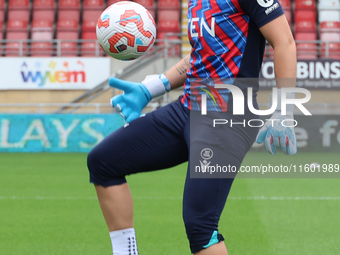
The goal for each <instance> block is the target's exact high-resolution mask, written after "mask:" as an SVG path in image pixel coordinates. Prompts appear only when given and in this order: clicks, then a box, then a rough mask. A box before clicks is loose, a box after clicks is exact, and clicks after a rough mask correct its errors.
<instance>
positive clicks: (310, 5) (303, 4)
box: [295, 0, 316, 10]
mask: <svg viewBox="0 0 340 255" xmlns="http://www.w3.org/2000/svg"><path fill="white" fill-rule="evenodd" d="M295 10H316V6H315V0H295Z"/></svg>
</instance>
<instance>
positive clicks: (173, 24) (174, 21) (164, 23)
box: [157, 10, 180, 33]
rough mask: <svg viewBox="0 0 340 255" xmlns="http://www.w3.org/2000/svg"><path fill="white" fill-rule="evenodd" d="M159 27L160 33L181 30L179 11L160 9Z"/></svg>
mask: <svg viewBox="0 0 340 255" xmlns="http://www.w3.org/2000/svg"><path fill="white" fill-rule="evenodd" d="M157 29H158V31H159V33H162V32H172V33H179V31H180V19H179V11H177V10H159V11H158V22H157Z"/></svg>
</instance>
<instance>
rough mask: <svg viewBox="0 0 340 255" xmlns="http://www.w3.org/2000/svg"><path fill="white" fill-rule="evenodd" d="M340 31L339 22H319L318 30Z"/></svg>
mask: <svg viewBox="0 0 340 255" xmlns="http://www.w3.org/2000/svg"><path fill="white" fill-rule="evenodd" d="M337 31H340V22H337V21H325V22H322V23H321V24H320V32H337Z"/></svg>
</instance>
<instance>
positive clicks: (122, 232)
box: [110, 228, 135, 238]
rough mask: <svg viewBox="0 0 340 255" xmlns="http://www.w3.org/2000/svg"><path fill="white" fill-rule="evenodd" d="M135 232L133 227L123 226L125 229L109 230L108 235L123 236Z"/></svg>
mask: <svg viewBox="0 0 340 255" xmlns="http://www.w3.org/2000/svg"><path fill="white" fill-rule="evenodd" d="M134 234H135V229H134V228H125V229H120V230H115V231H111V232H110V237H111V238H114V237H117V236H125V235H129V236H130V235H134Z"/></svg>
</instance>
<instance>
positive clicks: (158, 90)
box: [109, 74, 170, 123]
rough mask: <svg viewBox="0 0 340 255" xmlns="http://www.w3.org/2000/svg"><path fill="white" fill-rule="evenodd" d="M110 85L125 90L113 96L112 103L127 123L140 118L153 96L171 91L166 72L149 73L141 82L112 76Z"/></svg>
mask: <svg viewBox="0 0 340 255" xmlns="http://www.w3.org/2000/svg"><path fill="white" fill-rule="evenodd" d="M109 85H110V86H111V87H114V88H117V89H120V90H123V91H124V94H120V95H117V96H114V97H113V98H111V100H110V103H111V105H112V106H113V107H115V108H116V109H117V110H118V111H119V112H120V114H121V115H122V116H123V118H124V119H125V121H126V122H127V123H130V122H131V121H133V120H134V119H136V118H138V117H139V116H140V115H141V112H142V110H143V108H144V107H145V106H146V105H147V104H148V103H149V102H150V101H151V99H152V98H155V97H157V96H161V95H163V94H164V93H166V92H168V91H170V82H169V80H168V79H167V78H166V77H165V75H164V74H161V75H149V76H147V77H146V78H145V79H144V80H143V81H142V82H141V83H137V82H130V81H124V80H120V79H117V78H114V77H111V78H110V80H109Z"/></svg>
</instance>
